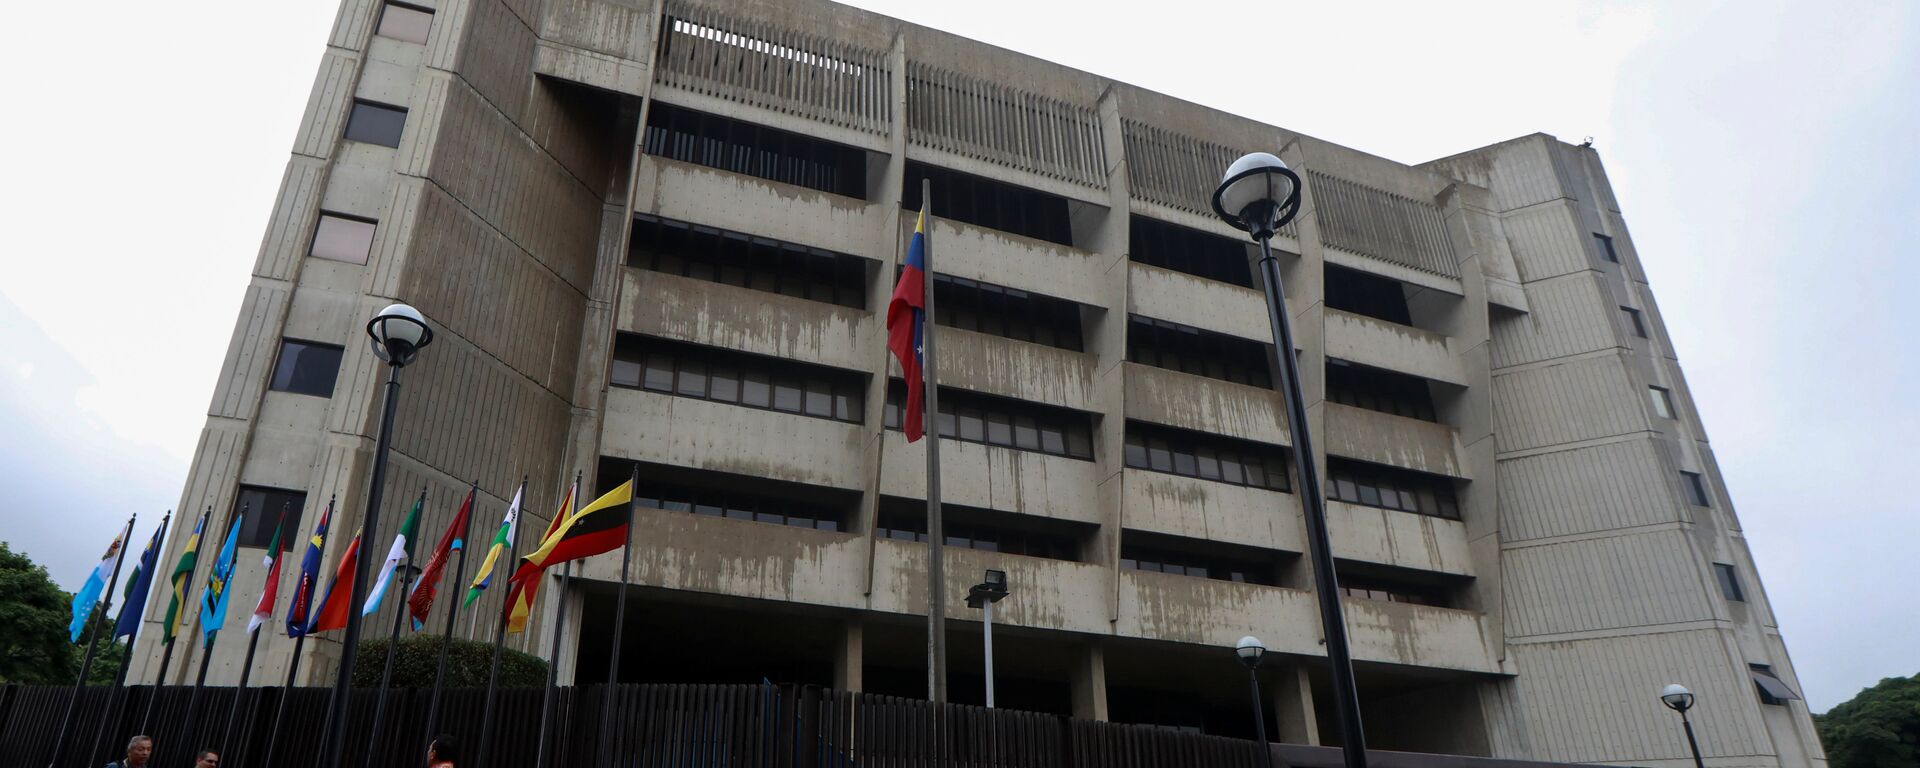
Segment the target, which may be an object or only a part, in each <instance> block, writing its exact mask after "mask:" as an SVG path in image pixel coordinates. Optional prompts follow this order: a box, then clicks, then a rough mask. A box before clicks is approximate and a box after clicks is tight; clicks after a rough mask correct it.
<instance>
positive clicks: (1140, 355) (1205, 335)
mask: <svg viewBox="0 0 1920 768" xmlns="http://www.w3.org/2000/svg"><path fill="white" fill-rule="evenodd" d="M1272 347H1273V345H1271V344H1262V343H1260V342H1257V341H1254V340H1252V339H1243V338H1240V337H1238V336H1230V335H1228V334H1224V333H1215V332H1213V331H1203V330H1200V329H1199V328H1195V327H1193V326H1189V325H1181V324H1179V323H1169V322H1167V321H1165V320H1155V319H1153V318H1150V317H1141V316H1140V315H1129V316H1128V318H1127V359H1128V360H1131V361H1133V362H1136V363H1139V364H1141V365H1151V366H1153V367H1155V368H1165V369H1167V370H1169V371H1180V372H1183V373H1191V374H1193V375H1195V376H1205V377H1207V378H1210V379H1219V380H1221V381H1228V382H1232V383H1234V384H1245V385H1247V386H1252V387H1259V388H1261V389H1268V388H1271V387H1272V386H1273V379H1272V378H1271V377H1270V376H1269V375H1268V372H1267V357H1268V355H1269V354H1270V352H1269V350H1271V349H1272Z"/></svg>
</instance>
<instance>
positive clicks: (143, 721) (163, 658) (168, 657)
mask: <svg viewBox="0 0 1920 768" xmlns="http://www.w3.org/2000/svg"><path fill="white" fill-rule="evenodd" d="M187 586H188V587H191V586H192V585H191V584H189V585H187ZM172 663H173V640H172V639H169V640H167V642H166V645H165V646H163V647H162V648H161V649H160V674H159V676H157V677H155V678H153V693H152V695H150V696H148V697H147V708H146V711H145V712H142V713H141V714H140V732H141V733H151V731H149V730H147V726H148V725H150V724H152V722H153V704H154V702H156V701H159V700H160V687H161V686H163V685H166V682H167V667H168V666H169V665H171V664H172Z"/></svg>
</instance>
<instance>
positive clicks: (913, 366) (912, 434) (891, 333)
mask: <svg viewBox="0 0 1920 768" xmlns="http://www.w3.org/2000/svg"><path fill="white" fill-rule="evenodd" d="M926 330H927V212H926V210H925V209H924V208H923V209H921V211H920V217H919V218H918V219H916V220H915V221H914V224H913V241H912V242H911V243H909V244H908V245H907V263H906V266H905V267H904V268H903V269H901V270H900V282H899V283H896V284H895V285H894V286H893V300H892V301H889V302H887V349H889V350H892V351H893V357H894V359H896V360H899V361H900V372H901V374H902V375H904V376H906V378H907V410H906V413H904V414H902V415H901V417H900V428H901V430H902V431H904V432H905V433H906V435H907V442H909V443H911V442H913V441H915V440H919V439H920V436H921V433H922V431H923V425H924V424H925V422H926V402H927V382H926V379H927V377H926V375H925V374H924V373H923V370H924V369H925V366H926V358H925V356H924V351H925V349H926Z"/></svg>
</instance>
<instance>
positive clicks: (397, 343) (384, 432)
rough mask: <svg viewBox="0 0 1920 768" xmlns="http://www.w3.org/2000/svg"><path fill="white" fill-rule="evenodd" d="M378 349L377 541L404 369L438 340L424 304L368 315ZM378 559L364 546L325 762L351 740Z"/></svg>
mask: <svg viewBox="0 0 1920 768" xmlns="http://www.w3.org/2000/svg"><path fill="white" fill-rule="evenodd" d="M367 336H369V337H370V338H371V340H372V341H371V343H372V345H373V354H374V356H375V357H378V358H380V360H381V361H382V362H385V363H386V364H387V391H386V393H385V395H384V397H383V399H384V400H385V407H384V408H383V410H382V411H381V414H380V431H379V433H378V435H377V437H376V438H375V442H374V448H373V472H372V474H371V476H370V478H369V481H368V485H367V511H366V518H365V522H364V523H362V525H361V528H360V540H361V542H363V543H364V542H371V541H373V540H374V538H375V531H376V530H377V529H378V528H379V524H380V496H381V492H382V491H383V490H384V487H383V486H384V485H385V482H386V476H387V449H388V448H390V447H392V445H393V414H394V409H395V408H396V407H397V406H398V405H399V404H400V369H401V368H404V367H406V366H407V364H408V363H411V362H413V358H414V356H415V355H417V354H419V352H420V349H421V348H422V347H425V346H427V345H428V344H432V343H433V329H432V328H429V327H427V319H426V318H424V317H421V316H420V310H417V309H414V308H413V307H409V306H407V305H405V304H393V305H390V306H388V307H387V308H386V309H383V310H380V313H379V314H377V315H374V316H373V319H372V320H369V321H367ZM371 562H372V559H371V558H369V557H367V554H366V553H364V552H362V553H361V554H360V557H359V558H358V559H357V562H356V563H355V564H354V569H355V572H354V575H353V603H352V608H350V609H349V610H348V611H347V635H346V637H345V638H344V639H343V640H342V641H341V647H340V670H339V674H338V675H337V676H336V677H335V678H334V683H333V699H332V702H331V704H329V705H328V707H327V728H326V730H327V733H326V739H325V741H323V742H321V744H322V749H323V752H322V753H321V759H320V764H321V765H340V764H341V761H340V757H341V755H342V754H344V752H345V748H346V740H347V722H346V721H347V697H348V694H350V693H352V691H353V657H354V655H355V654H356V653H357V652H358V651H359V648H360V606H362V605H365V604H366V602H367V567H368V565H369V564H370V563H371Z"/></svg>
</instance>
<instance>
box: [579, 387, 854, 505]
mask: <svg viewBox="0 0 1920 768" xmlns="http://www.w3.org/2000/svg"><path fill="white" fill-rule="evenodd" d="M865 443H866V435H864V434H862V431H861V428H860V427H859V425H856V424H847V423H845V422H839V421H829V420H827V419H817V418H812V417H809V416H799V415H795V414H791V413H779V412H776V411H764V410H760V409H757V408H747V407H743V406H738V405H728V404H726V403H715V402H709V401H706V400H695V399H693V398H690V397H675V396H673V395H663V394H659V393H655V392H647V391H644V390H638V389H626V388H612V389H609V390H607V421H606V427H605V432H604V433H603V435H602V437H601V453H603V454H605V455H607V456H612V457H615V458H621V459H632V460H635V461H646V462H652V463H655V464H668V465H672V466H679V467H692V468H697V469H707V470H713V471H716V472H730V473H733V474H737V475H752V476H756V477H768V478H773V479H775V480H785V481H789V482H795V483H806V484H809V485H824V486H830V487H833V488H843V489H848V490H855V491H857V490H860V489H862V488H864V487H865V486H866V482H865V480H864V478H863V475H864V474H865V472H864V467H865V466H866V461H865V458H866V457H865V453H864V451H862V450H861V446H862V445H864V444H865ZM796 445H804V446H808V447H809V450H807V451H804V452H796V451H794V450H793V449H792V447H793V446H796Z"/></svg>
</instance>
